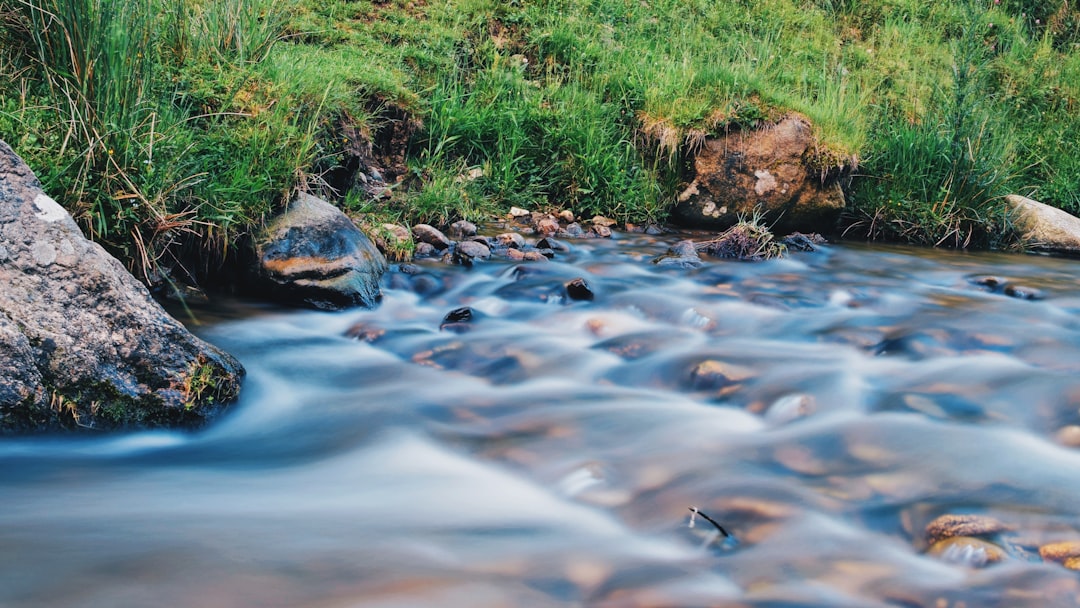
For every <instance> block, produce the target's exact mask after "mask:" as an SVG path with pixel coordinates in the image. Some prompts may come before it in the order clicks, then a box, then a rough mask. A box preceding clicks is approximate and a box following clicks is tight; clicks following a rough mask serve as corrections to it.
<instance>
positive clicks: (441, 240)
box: [412, 224, 453, 251]
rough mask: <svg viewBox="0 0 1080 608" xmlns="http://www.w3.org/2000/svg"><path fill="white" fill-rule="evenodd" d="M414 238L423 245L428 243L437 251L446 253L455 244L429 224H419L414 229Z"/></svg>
mask: <svg viewBox="0 0 1080 608" xmlns="http://www.w3.org/2000/svg"><path fill="white" fill-rule="evenodd" d="M412 232H413V236H414V237H416V240H417V241H419V242H421V243H427V244H428V245H431V246H432V247H434V248H435V249H436V250H437V251H445V250H447V249H449V248H450V245H452V244H453V243H452V242H451V241H450V239H448V238H447V237H446V235H445V234H443V233H442V232H441V231H440V230H439V229H437V228H435V227H434V226H429V225H428V224H417V225H415V226H413V228H412Z"/></svg>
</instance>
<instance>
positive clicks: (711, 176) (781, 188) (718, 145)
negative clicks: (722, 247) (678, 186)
mask: <svg viewBox="0 0 1080 608" xmlns="http://www.w3.org/2000/svg"><path fill="white" fill-rule="evenodd" d="M818 149H819V144H818V143H817V141H816V140H815V138H814V135H813V129H812V127H811V125H810V123H809V122H808V121H807V120H806V119H805V118H803V117H801V116H797V115H791V116H788V117H787V118H784V119H783V120H781V121H779V122H778V123H776V124H774V125H770V126H766V127H764V128H761V129H754V130H743V131H736V132H733V133H731V134H730V135H727V136H724V137H709V138H707V139H706V140H705V143H704V144H703V145H702V147H701V150H700V151H699V152H698V153H697V155H696V157H695V158H694V169H693V174H692V181H691V183H690V185H689V186H687V188H686V189H685V190H684V191H683V192H682V193H681V194H679V197H678V203H677V204H676V206H675V209H674V210H673V213H672V216H673V218H674V220H675V221H676V222H678V223H679V224H682V225H685V226H692V227H695V228H727V227H730V226H733V225H734V224H736V223H737V222H739V221H740V218H743V217H751V216H753V215H754V214H755V213H761V214H763V217H762V221H763V222H764V223H765V224H767V225H770V226H772V227H773V228H774V229H775V230H777V231H780V232H788V231H793V230H801V231H804V232H828V231H830V230H831V229H832V228H833V227H834V225H835V224H836V220H837V219H838V218H839V215H840V212H841V211H843V209H844V193H843V190H842V189H841V184H840V181H841V179H842V178H843V177H844V176H846V174H847V173H848V172H849V170H850V167H848V166H845V167H842V168H841V167H834V168H832V169H829V170H827V171H825V173H824V175H823V173H822V170H821V168H820V167H815V166H812V165H814V164H815V162H814V161H808V159H813V158H815V150H818ZM819 162H820V161H819Z"/></svg>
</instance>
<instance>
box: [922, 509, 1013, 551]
mask: <svg viewBox="0 0 1080 608" xmlns="http://www.w3.org/2000/svg"><path fill="white" fill-rule="evenodd" d="M1006 530H1009V527H1008V526H1006V525H1005V524H1004V523H1002V522H1000V521H998V520H996V519H994V518H993V517H987V516H985V515H973V514H966V515H955V514H948V515H942V516H941V517H938V518H937V519H935V520H934V521H932V522H930V523H929V524H928V525H927V526H926V539H927V541H929V542H930V544H931V545H933V544H934V543H936V542H938V541H941V540H944V539H946V538H952V537H954V536H989V535H992V534H997V533H999V532H1004V531H1006Z"/></svg>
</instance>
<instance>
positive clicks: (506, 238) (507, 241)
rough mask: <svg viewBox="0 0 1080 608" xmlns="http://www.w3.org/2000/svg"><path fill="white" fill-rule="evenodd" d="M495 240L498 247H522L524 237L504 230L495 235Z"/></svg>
mask: <svg viewBox="0 0 1080 608" xmlns="http://www.w3.org/2000/svg"><path fill="white" fill-rule="evenodd" d="M495 242H496V243H498V244H499V246H500V247H507V248H510V249H524V248H525V237H523V236H521V235H520V234H518V233H516V232H504V233H502V234H500V235H498V236H496V237H495Z"/></svg>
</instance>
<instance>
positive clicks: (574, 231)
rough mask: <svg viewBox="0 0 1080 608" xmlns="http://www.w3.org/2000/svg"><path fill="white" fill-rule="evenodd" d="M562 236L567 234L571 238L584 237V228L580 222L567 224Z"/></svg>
mask: <svg viewBox="0 0 1080 608" xmlns="http://www.w3.org/2000/svg"><path fill="white" fill-rule="evenodd" d="M563 233H564V234H563V236H568V237H570V238H572V239H580V238H585V229H584V228H582V227H581V224H578V223H576V222H575V223H573V224H569V225H568V226H567V227H566V229H565V230H564V231H563Z"/></svg>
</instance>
